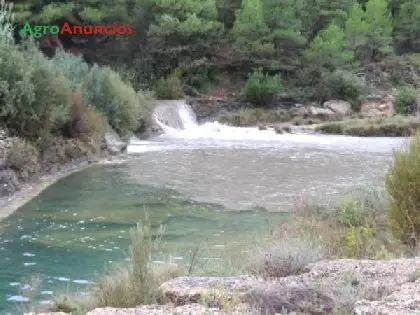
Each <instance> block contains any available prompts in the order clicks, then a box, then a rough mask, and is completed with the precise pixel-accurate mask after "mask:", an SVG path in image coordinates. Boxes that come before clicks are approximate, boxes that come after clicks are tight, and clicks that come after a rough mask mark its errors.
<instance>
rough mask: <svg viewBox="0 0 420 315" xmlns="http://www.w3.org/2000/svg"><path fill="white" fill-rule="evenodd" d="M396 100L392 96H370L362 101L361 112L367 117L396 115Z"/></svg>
mask: <svg viewBox="0 0 420 315" xmlns="http://www.w3.org/2000/svg"><path fill="white" fill-rule="evenodd" d="M394 104H395V98H394V96H393V95H392V94H390V93H386V94H378V95H369V96H367V97H366V98H365V100H363V101H362V104H361V109H360V112H361V113H362V114H363V115H364V116H367V117H374V116H388V117H391V116H392V115H394V114H395V105H394Z"/></svg>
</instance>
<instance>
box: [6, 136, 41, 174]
mask: <svg viewBox="0 0 420 315" xmlns="http://www.w3.org/2000/svg"><path fill="white" fill-rule="evenodd" d="M37 156H38V154H37V152H36V149H35V148H34V147H33V146H32V145H31V144H30V143H29V142H27V141H26V140H24V139H20V138H17V139H15V140H14V141H13V143H12V146H11V149H10V151H9V152H8V154H7V161H6V163H7V165H8V166H9V167H10V168H12V169H15V170H17V171H22V170H23V169H24V168H25V167H26V166H27V165H28V164H32V163H37Z"/></svg>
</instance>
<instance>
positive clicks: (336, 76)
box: [327, 70, 367, 111]
mask: <svg viewBox="0 0 420 315" xmlns="http://www.w3.org/2000/svg"><path fill="white" fill-rule="evenodd" d="M327 85H328V89H327V90H328V91H329V95H328V98H329V99H341V100H345V101H348V102H350V103H351V105H352V108H353V110H355V111H357V110H359V109H360V100H361V98H362V97H363V96H364V95H365V94H366V92H367V86H366V84H365V82H364V81H363V79H362V78H359V77H358V76H356V75H355V74H353V73H351V72H348V71H345V70H336V71H334V72H333V73H331V74H330V75H329V76H328V79H327Z"/></svg>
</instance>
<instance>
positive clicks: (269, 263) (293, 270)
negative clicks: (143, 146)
mask: <svg viewBox="0 0 420 315" xmlns="http://www.w3.org/2000/svg"><path fill="white" fill-rule="evenodd" d="M265 242H267V241H265ZM266 244H267V246H263V247H261V244H259V246H258V247H259V248H258V250H257V251H256V253H254V254H255V256H253V257H251V264H250V273H251V274H253V275H258V276H262V277H265V278H271V277H286V276H290V275H297V274H300V273H302V272H304V269H305V267H306V266H307V265H308V264H309V263H312V262H315V261H317V260H320V259H322V258H324V257H325V254H326V252H325V248H324V247H323V245H321V244H320V242H319V241H318V239H314V238H313V237H311V236H309V235H293V236H292V237H288V236H287V235H286V234H285V233H284V235H275V236H274V237H273V238H272V239H271V242H270V241H268V243H266Z"/></svg>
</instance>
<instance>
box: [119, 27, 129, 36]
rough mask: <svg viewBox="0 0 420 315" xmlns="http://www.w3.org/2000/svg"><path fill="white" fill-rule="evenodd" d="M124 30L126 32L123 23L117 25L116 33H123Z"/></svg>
mask: <svg viewBox="0 0 420 315" xmlns="http://www.w3.org/2000/svg"><path fill="white" fill-rule="evenodd" d="M121 29H122V30H121ZM126 32H127V30H126V27H125V26H124V25H120V26H118V28H117V33H118V35H125V33H126Z"/></svg>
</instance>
